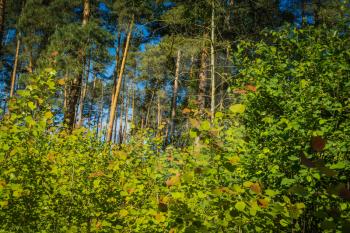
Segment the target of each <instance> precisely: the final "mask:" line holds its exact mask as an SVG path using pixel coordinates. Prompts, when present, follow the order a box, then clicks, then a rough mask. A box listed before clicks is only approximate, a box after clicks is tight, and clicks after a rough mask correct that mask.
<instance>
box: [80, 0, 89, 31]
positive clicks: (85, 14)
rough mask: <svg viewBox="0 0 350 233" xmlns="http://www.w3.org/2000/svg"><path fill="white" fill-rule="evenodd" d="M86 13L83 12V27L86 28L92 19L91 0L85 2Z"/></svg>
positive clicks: (84, 0)
mask: <svg viewBox="0 0 350 233" xmlns="http://www.w3.org/2000/svg"><path fill="white" fill-rule="evenodd" d="M83 4H84V11H83V22H82V25H83V26H86V24H87V23H88V21H89V18H90V0H83Z"/></svg>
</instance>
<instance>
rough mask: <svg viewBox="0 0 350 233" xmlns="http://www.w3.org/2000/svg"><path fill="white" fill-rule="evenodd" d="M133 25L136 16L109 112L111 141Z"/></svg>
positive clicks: (108, 129)
mask: <svg viewBox="0 0 350 233" xmlns="http://www.w3.org/2000/svg"><path fill="white" fill-rule="evenodd" d="M133 26H134V17H132V19H131V21H130V25H129V29H128V36H127V38H126V44H125V48H124V54H123V59H122V63H121V66H120V70H119V77H118V82H117V86H116V89H115V93H114V96H113V99H112V103H111V108H110V114H109V124H108V128H107V138H106V140H107V142H110V141H111V139H112V131H113V124H114V116H115V110H116V108H117V105H118V96H119V92H120V87H121V84H122V80H123V74H124V69H125V63H126V58H127V56H128V52H129V45H130V40H131V34H132V29H133Z"/></svg>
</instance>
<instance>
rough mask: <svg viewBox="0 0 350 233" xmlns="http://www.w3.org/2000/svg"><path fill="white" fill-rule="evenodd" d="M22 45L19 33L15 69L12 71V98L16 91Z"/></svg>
mask: <svg viewBox="0 0 350 233" xmlns="http://www.w3.org/2000/svg"><path fill="white" fill-rule="evenodd" d="M20 46H21V41H20V39H19V38H18V35H17V45H16V55H15V62H14V64H13V71H12V75H11V89H10V98H11V97H13V94H14V93H15V83H16V75H17V65H18V57H19V48H20Z"/></svg>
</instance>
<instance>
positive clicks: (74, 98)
mask: <svg viewBox="0 0 350 233" xmlns="http://www.w3.org/2000/svg"><path fill="white" fill-rule="evenodd" d="M89 18H90V0H83V19H82V26H83V27H85V26H86V24H87V23H88V21H89ZM80 60H81V61H84V56H82V57H80ZM82 80H83V74H81V75H78V76H77V77H75V78H74V79H73V82H72V85H71V88H70V91H69V93H68V98H67V109H66V110H67V111H66V112H65V114H64V123H65V124H66V125H67V129H68V131H72V130H73V128H74V123H75V109H76V106H77V103H78V99H79V96H80V94H81V91H82V88H81V84H82Z"/></svg>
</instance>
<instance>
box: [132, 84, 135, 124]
mask: <svg viewBox="0 0 350 233" xmlns="http://www.w3.org/2000/svg"><path fill="white" fill-rule="evenodd" d="M135 89H136V88H135V85H134V83H133V84H132V106H131V108H132V109H131V124H133V125H135V91H136V90H135Z"/></svg>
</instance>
